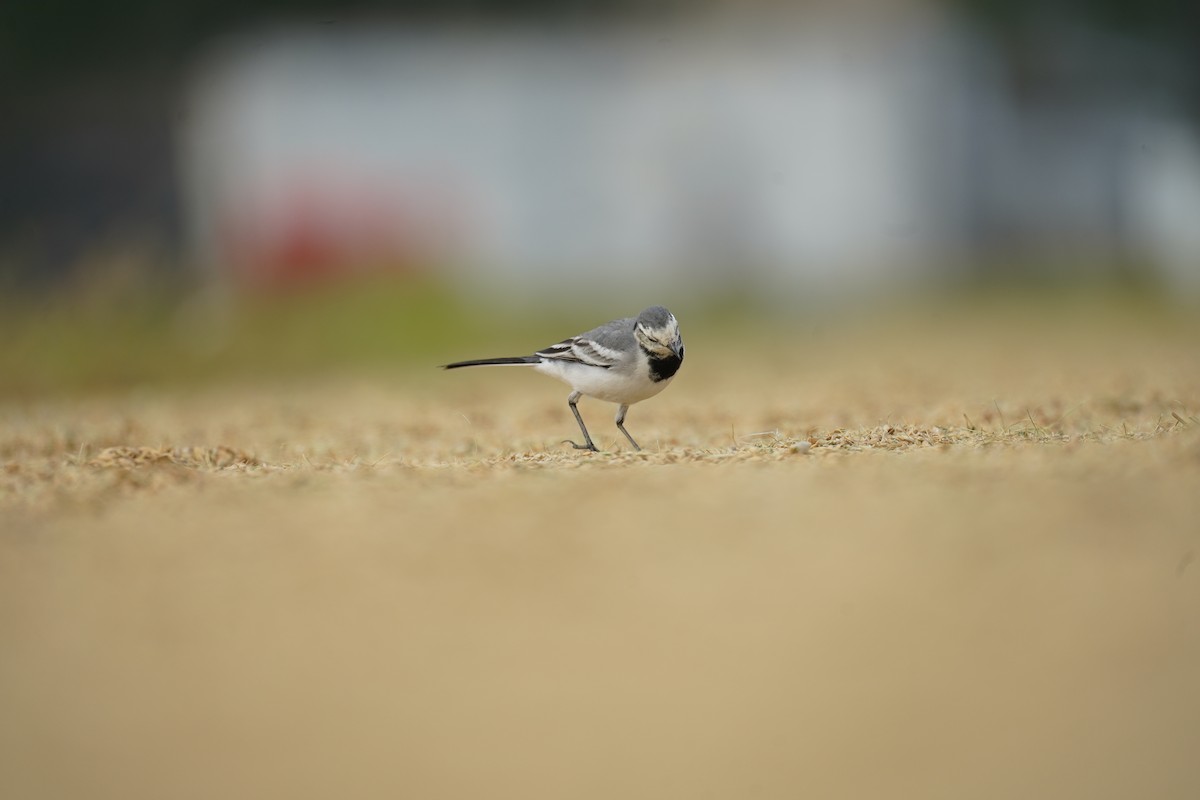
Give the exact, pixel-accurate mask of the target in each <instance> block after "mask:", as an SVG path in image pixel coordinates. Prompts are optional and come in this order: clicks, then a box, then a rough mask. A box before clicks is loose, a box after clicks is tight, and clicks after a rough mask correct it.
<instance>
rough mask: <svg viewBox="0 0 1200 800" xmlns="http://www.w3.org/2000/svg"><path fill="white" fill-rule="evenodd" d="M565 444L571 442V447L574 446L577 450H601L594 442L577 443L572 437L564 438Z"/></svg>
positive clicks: (597, 451) (596, 451)
mask: <svg viewBox="0 0 1200 800" xmlns="http://www.w3.org/2000/svg"><path fill="white" fill-rule="evenodd" d="M563 444H569V445H571V447H574V448H575V449H576V450H591V451H592V452H593V453H599V452H600V451H599V450H598V449H596V445H594V444H592V443H591V442H588V443H587V444H576V443H575V442H572V441H571V440H570V439H563Z"/></svg>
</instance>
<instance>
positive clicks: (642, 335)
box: [634, 317, 679, 358]
mask: <svg viewBox="0 0 1200 800" xmlns="http://www.w3.org/2000/svg"><path fill="white" fill-rule="evenodd" d="M634 333H635V335H636V336H637V340H638V342H639V343H640V344H641V345H642V347H644V348H646V349H647V350H648V351H650V353H651V355H654V356H657V357H659V358H667V357H668V356H671V355H674V352H673V351H672V350H671V343H672V342H674V341H675V340H676V339H678V338H679V326H678V324H677V323H676V322H675V318H674V317H672V318H671V319H670V320H669V321H668V322H667V325H666V327H665V328H647V327H646V326H645V325H643V324H641V323H638V326H637V328H636V330H635V331H634Z"/></svg>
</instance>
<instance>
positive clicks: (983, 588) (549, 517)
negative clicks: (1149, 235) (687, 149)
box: [0, 309, 1200, 800]
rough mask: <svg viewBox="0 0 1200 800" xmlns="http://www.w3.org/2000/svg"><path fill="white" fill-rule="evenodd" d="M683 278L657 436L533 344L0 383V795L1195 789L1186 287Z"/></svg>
mask: <svg viewBox="0 0 1200 800" xmlns="http://www.w3.org/2000/svg"><path fill="white" fill-rule="evenodd" d="M676 310H677V312H679V313H680V316H681V319H683V320H684V325H685V327H684V333H685V337H686V338H687V341H688V362H687V364H686V365H685V367H684V369H683V371H682V372H681V373H680V376H679V378H678V380H677V381H676V383H675V384H674V385H673V386H672V387H670V388H669V389H668V390H667V392H666V393H665V394H663V395H662V396H660V397H659V398H656V399H654V400H652V401H649V402H648V403H646V404H645V405H642V406H637V407H635V408H634V409H633V410H632V411H631V413H630V416H629V420H628V426H629V428H630V430H631V432H633V433H634V435H635V436H637V437H638V438H639V439H640V440H641V442H642V444H643V446H645V447H646V451H645V452H643V453H640V454H634V453H629V452H627V451H626V449H625V448H624V447H623V439H622V438H621V437H620V435H619V433H617V431H616V430H615V428H614V427H613V426H612V423H611V414H612V410H613V409H612V407H611V406H607V405H603V404H599V403H594V402H589V401H586V400H585V401H584V403H583V404H581V409H582V410H583V413H584V416H585V418H586V419H587V420H588V422H589V425H590V427H591V429H592V431H593V435H594V436H596V438H597V442H598V443H600V444H601V446H602V447H606V448H608V449H610V450H611V451H612V452H609V453H603V454H598V455H593V454H587V453H578V452H575V451H573V450H570V449H569V448H565V447H563V446H562V445H560V444H559V443H558V442H559V441H560V440H561V439H563V438H566V437H568V436H573V435H575V433H576V431H575V429H574V423H573V421H572V419H571V417H570V415H569V413H568V411H567V408H566V405H565V396H566V391H565V389H564V388H562V387H560V386H558V385H557V384H554V383H553V382H551V381H549V380H547V379H545V378H542V377H540V376H537V375H532V374H527V373H522V372H513V371H498V370H491V371H487V370H483V371H475V372H471V373H441V372H437V371H434V370H432V369H419V370H408V369H405V370H400V371H398V373H397V374H394V375H386V376H381V375H378V374H369V373H365V372H359V373H356V374H355V375H341V376H336V377H329V378H327V379H324V380H320V381H316V380H312V381H291V382H288V383H286V384H283V383H275V384H267V383H260V384H250V383H237V384H228V383H226V384H222V385H212V386H209V387H205V388H195V387H193V388H188V389H183V388H169V387H168V388H159V389H153V390H149V389H147V390H142V391H139V392H128V393H120V394H108V395H105V396H91V397H73V398H63V397H60V398H58V399H43V400H39V401H36V402H35V401H33V400H28V399H26V400H22V401H19V402H18V401H10V402H8V403H5V404H4V405H2V406H0V526H2V529H3V533H2V534H0V642H3V655H2V657H0V796H4V797H12V798H35V797H38V798H42V797H90V798H109V797H111V798H161V797H171V798H212V797H292V798H306V797H312V798H327V797H422V798H436V797H445V798H464V797H519V798H528V797H546V798H564V797H572V798H581V797H595V798H614V797H623V798H629V797H645V798H661V797H681V798H682V797H689V798H690V797H714V798H734V797H762V798H785V797H786V798H791V797H798V796H810V797H825V798H835V797H914V798H939V797H945V798H962V797H972V798H988V797H996V798H1015V797H1022V798H1025V797H1072V798H1089V800H1090V799H1092V798H1104V797H1111V798H1128V797H1155V798H1193V797H1198V796H1200V773H1198V772H1197V770H1196V754H1197V752H1200V677H1198V676H1200V564H1197V563H1195V562H1196V560H1197V557H1198V554H1200V420H1198V419H1197V415H1198V414H1200V360H1198V357H1197V348H1196V343H1197V342H1198V341H1200V337H1198V336H1197V335H1196V334H1197V333H1200V327H1198V326H1197V325H1196V323H1195V322H1193V321H1191V320H1189V319H1188V318H1187V317H1186V315H1181V316H1178V317H1157V318H1156V317H1155V316H1154V315H1147V314H1145V313H1144V312H1139V313H1135V314H1125V313H1115V314H1114V313H1107V312H1105V313H1098V314H1093V313H1074V314H1070V313H1069V314H1066V315H1065V316H1064V315H1060V314H1057V313H1049V312H1042V313H1034V314H1031V315H1015V316H1014V314H1013V313H1011V311H1004V312H1003V313H1000V312H997V311H996V310H995V309H992V310H991V311H989V312H986V313H980V314H977V315H971V314H957V315H953V316H946V317H938V316H936V315H928V314H927V315H926V317H925V318H923V319H922V320H920V321H917V322H913V321H912V320H909V323H910V324H907V325H903V324H900V323H899V322H898V321H897V320H896V319H893V320H891V321H890V322H880V323H879V324H875V325H860V326H847V327H846V328H845V329H827V330H826V331H825V332H824V333H820V332H813V331H808V332H806V333H803V334H797V333H796V332H795V331H791V332H776V333H771V332H769V331H765V332H764V331H758V332H757V333H754V334H747V336H746V338H744V339H740V340H739V342H738V344H741V345H746V346H749V347H751V348H752V352H754V353H755V354H756V356H755V357H754V358H752V359H750V360H748V361H747V360H744V359H743V358H742V357H741V356H740V355H739V352H738V351H736V350H734V349H733V348H730V347H728V346H721V345H720V344H719V342H720V341H722V339H723V337H724V335H725V334H726V333H728V331H723V332H721V333H720V335H718V334H717V333H714V332H709V331H705V330H704V329H703V328H699V329H697V328H694V327H693V328H689V327H688V326H687V316H686V314H685V313H683V311H682V310H680V309H676ZM533 344H543V342H541V341H538V342H534V343H533ZM490 354H491V353H483V355H490ZM462 355H464V356H469V355H480V353H474V352H468V353H463V354H462Z"/></svg>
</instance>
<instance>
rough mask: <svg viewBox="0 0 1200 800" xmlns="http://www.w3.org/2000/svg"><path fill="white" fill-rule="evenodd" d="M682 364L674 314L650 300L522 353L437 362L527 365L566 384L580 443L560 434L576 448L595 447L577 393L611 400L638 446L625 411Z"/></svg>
mask: <svg viewBox="0 0 1200 800" xmlns="http://www.w3.org/2000/svg"><path fill="white" fill-rule="evenodd" d="M681 364H683V338H682V337H681V336H680V334H679V322H678V321H677V320H676V319H675V315H674V314H672V313H671V312H670V311H668V310H667V309H666V308H664V307H663V306H650V307H649V308H647V309H645V310H644V311H642V312H641V313H640V314H638V315H637V316H636V317H622V318H621V319H614V320H612V321H611V322H606V323H604V324H603V325H600V326H598V327H595V328H592V329H591V330H590V331H587V332H585V333H581V334H579V335H578V336H572V337H570V338H568V339H563V340H562V341H561V342H559V343H558V344H552V345H550V346H549V347H547V348H545V349H543V350H538V351H537V352H535V353H533V354H532V355H528V356H505V357H501V358H479V359H473V360H470V361H456V362H454V363H453V364H443V365H442V368H443V369H460V368H462V367H484V366H527V367H533V368H534V369H535V370H536V371H538V372H540V373H542V374H543V375H549V376H550V377H552V378H557V379H558V380H560V381H562V382H563V383H566V384H567V385H569V386H570V387H571V390H572V391H571V394H570V396H569V397H568V398H567V405H568V406H569V407H570V408H571V413H572V414H574V415H575V421H576V422H578V423H579V430H580V432H581V433H583V443H582V444H580V443H578V442H575V441H572V440H570V439H566V440H564V441H565V443H566V444H570V445H571V446H572V447H574V448H575V449H576V450H591V451H592V452H594V453H595V452H599V450H598V449H597V448H596V444H595V442H593V441H592V437H591V435H589V434H588V429H587V426H586V425H584V424H583V417H582V416H580V414H579V408H578V406H577V404H578V403H579V399H580V398H581V397H583V396H585V395H586V396H588V397H594V398H596V399H597V400H604V401H606V402H609V403H616V404H617V416H616V423H617V429H618V430H619V431H621V433H623V434H625V438H626V439H628V440H629V443H630V444H631V445H633V449H634V450H641V449H642V448H641V446H640V445H638V443H637V442H636V441H635V440H634V438H633V436H631V435H630V434H629V431H627V430H625V414H626V413H627V412H628V411H629V407H630V406H631V405H633V404H634V403H640V402H641V401H642V400H646V399H648V398H651V397H654V395H656V394H658V393H659V392H661V391H662V390H663V389H665V388H667V384H669V383H670V382H671V381H672V380H673V379H674V378H675V373H677V372H678V371H679V367H680V365H681Z"/></svg>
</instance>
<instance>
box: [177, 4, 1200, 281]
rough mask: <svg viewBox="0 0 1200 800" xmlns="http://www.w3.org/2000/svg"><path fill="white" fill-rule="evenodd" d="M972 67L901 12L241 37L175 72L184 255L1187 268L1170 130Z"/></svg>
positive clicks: (487, 267)
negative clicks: (1026, 96) (1005, 260)
mask: <svg viewBox="0 0 1200 800" xmlns="http://www.w3.org/2000/svg"><path fill="white" fill-rule="evenodd" d="M993 62H994V59H993V58H992V56H990V55H989V51H988V50H987V48H985V47H983V46H981V45H980V44H979V43H978V42H976V41H975V40H974V39H973V38H972V37H971V36H970V35H969V34H968V33H967V32H965V31H964V30H963V29H960V28H957V27H955V26H952V25H948V24H947V23H946V21H945V20H943V19H941V18H939V17H936V16H929V15H926V14H916V15H910V16H906V17H903V18H901V19H899V20H892V21H890V23H889V24H888V25H887V26H882V25H879V24H866V23H863V22H849V21H845V20H838V19H837V18H830V17H823V18H820V19H819V20H818V19H812V20H810V21H809V22H808V23H806V24H803V25H796V24H780V25H767V24H758V25H754V24H749V25H746V26H744V27H737V26H727V25H723V26H721V27H719V28H717V27H705V26H704V25H702V24H699V23H697V24H695V25H694V26H692V27H690V28H678V27H676V28H673V29H672V30H671V32H670V33H662V32H655V31H649V30H645V29H633V28H631V29H620V28H608V29H601V30H587V31H580V32H575V33H568V32H562V31H558V32H553V33H546V32H543V33H536V32H532V31H528V30H516V29H508V30H486V31H481V32H478V33H467V32H453V31H445V30H442V31H438V30H424V31H403V30H383V29H378V28H374V29H365V28H363V29H351V30H329V29H314V28H307V29H293V30H279V31H276V32H274V33H271V34H269V35H261V36H258V37H253V38H245V39H242V40H239V41H236V42H232V43H227V44H226V46H224V47H222V48H220V49H219V50H216V51H214V52H213V53H212V54H211V55H210V57H209V58H208V59H207V60H206V61H205V62H204V63H203V64H202V65H201V66H200V67H199V68H198V69H197V71H196V74H195V80H194V84H193V89H192V92H191V95H190V99H189V103H188V111H189V113H188V114H187V116H186V122H185V124H184V126H183V129H182V131H181V151H180V153H181V166H182V170H181V171H182V174H183V176H184V193H185V208H186V213H187V215H188V227H189V230H190V233H191V237H192V243H193V247H194V255H195V256H196V258H197V260H198V261H200V262H202V263H205V264H209V265H221V266H223V267H225V268H228V269H232V270H233V271H234V272H235V274H237V275H239V276H241V277H242V278H244V279H248V280H250V281H268V282H269V281H273V280H278V279H286V278H288V277H290V276H292V275H294V274H296V273H303V272H306V271H322V270H327V269H334V268H339V267H338V265H363V264H372V263H380V262H392V263H397V262H399V263H409V264H425V265H429V264H433V265H450V266H453V267H455V268H456V269H459V270H460V271H465V272H468V273H469V274H471V276H472V280H477V281H479V282H482V283H484V284H490V285H501V284H503V285H506V286H509V287H512V288H514V289H517V290H519V291H535V292H537V291H567V292H570V291H575V290H604V289H605V288H610V287H614V286H619V285H620V284H622V283H623V282H625V281H638V282H640V283H641V284H643V285H648V286H650V287H654V286H658V285H666V284H670V283H673V282H676V281H679V280H680V279H682V278H684V277H686V278H687V280H688V281H689V282H692V284H693V285H696V286H700V287H709V288H724V287H727V286H729V285H731V284H733V283H735V282H736V283H737V285H739V286H742V287H746V286H748V287H750V288H751V289H752V290H753V291H757V292H760V293H762V294H764V295H775V294H779V293H782V294H784V295H788V294H791V293H793V292H809V291H818V292H819V291H845V290H848V289H849V290H853V289H855V288H856V287H858V286H859V285H870V286H874V287H878V286H880V285H881V282H882V283H883V284H889V283H903V282H906V281H910V280H912V279H914V278H916V277H920V276H922V275H924V276H925V277H928V276H929V275H935V274H938V270H946V269H955V268H957V269H962V268H963V267H964V265H969V264H970V263H972V262H973V261H974V260H975V259H977V258H978V257H980V256H990V255H992V254H993V251H994V249H995V248H996V247H999V248H1001V249H1013V250H1015V251H1017V252H1021V253H1022V254H1025V255H1029V254H1033V255H1038V254H1042V255H1045V254H1047V253H1049V254H1050V255H1052V256H1056V257H1057V256H1060V255H1063V256H1067V257H1078V258H1080V259H1081V260H1082V258H1083V257H1088V258H1094V257H1095V256H1097V255H1100V256H1101V258H1100V259H1099V262H1101V263H1104V262H1106V261H1107V260H1108V259H1107V257H1108V256H1110V255H1111V254H1112V253H1114V252H1119V253H1120V254H1121V255H1122V257H1125V258H1129V259H1132V260H1139V259H1140V260H1145V261H1147V263H1152V264H1155V265H1157V266H1158V267H1160V268H1161V269H1162V271H1163V273H1164V274H1165V275H1168V276H1174V277H1173V280H1175V281H1176V282H1178V283H1180V284H1181V285H1188V286H1191V287H1192V288H1200V240H1198V239H1197V230H1200V226H1198V225H1197V224H1196V223H1197V221H1200V150H1198V149H1197V142H1196V138H1195V136H1194V134H1193V133H1192V132H1191V131H1190V130H1189V129H1186V128H1184V127H1182V126H1181V125H1180V124H1178V123H1177V122H1176V121H1174V120H1172V119H1167V120H1166V121H1165V122H1164V121H1158V120H1155V119H1154V118H1152V117H1150V116H1146V115H1141V114H1140V113H1139V112H1137V110H1136V109H1116V110H1115V113H1116V114H1117V117H1116V122H1117V123H1119V124H1117V125H1116V126H1115V127H1113V126H1111V125H1108V122H1112V121H1113V120H1109V119H1107V118H1105V117H1104V113H1105V112H1104V111H1103V110H1100V111H1097V110H1095V109H1091V110H1087V111H1086V113H1082V114H1069V113H1066V112H1065V111H1064V112H1062V113H1051V114H1049V115H1043V116H1042V117H1038V116H1036V115H1035V116H1031V115H1030V114H1029V113H1027V112H1026V111H1024V110H1023V109H1022V108H1020V107H1019V106H1018V104H1016V103H1015V102H1014V101H1013V100H1012V99H1011V97H1009V96H1008V94H1007V93H1006V91H1005V89H1004V85H1003V82H1002V81H1001V80H999V79H998V78H997V76H996V70H995V69H994V66H995V65H994V63H993ZM1097 125H1100V126H1101V127H1096V126H1097ZM1114 130H1115V131H1116V133H1115V134H1114V133H1111V132H1112V131H1114ZM1139 136H1144V137H1148V138H1139ZM1147 142H1149V143H1148V144H1147ZM1147 147H1149V148H1153V158H1152V159H1146V158H1145V157H1144V149H1145V148H1147Z"/></svg>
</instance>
